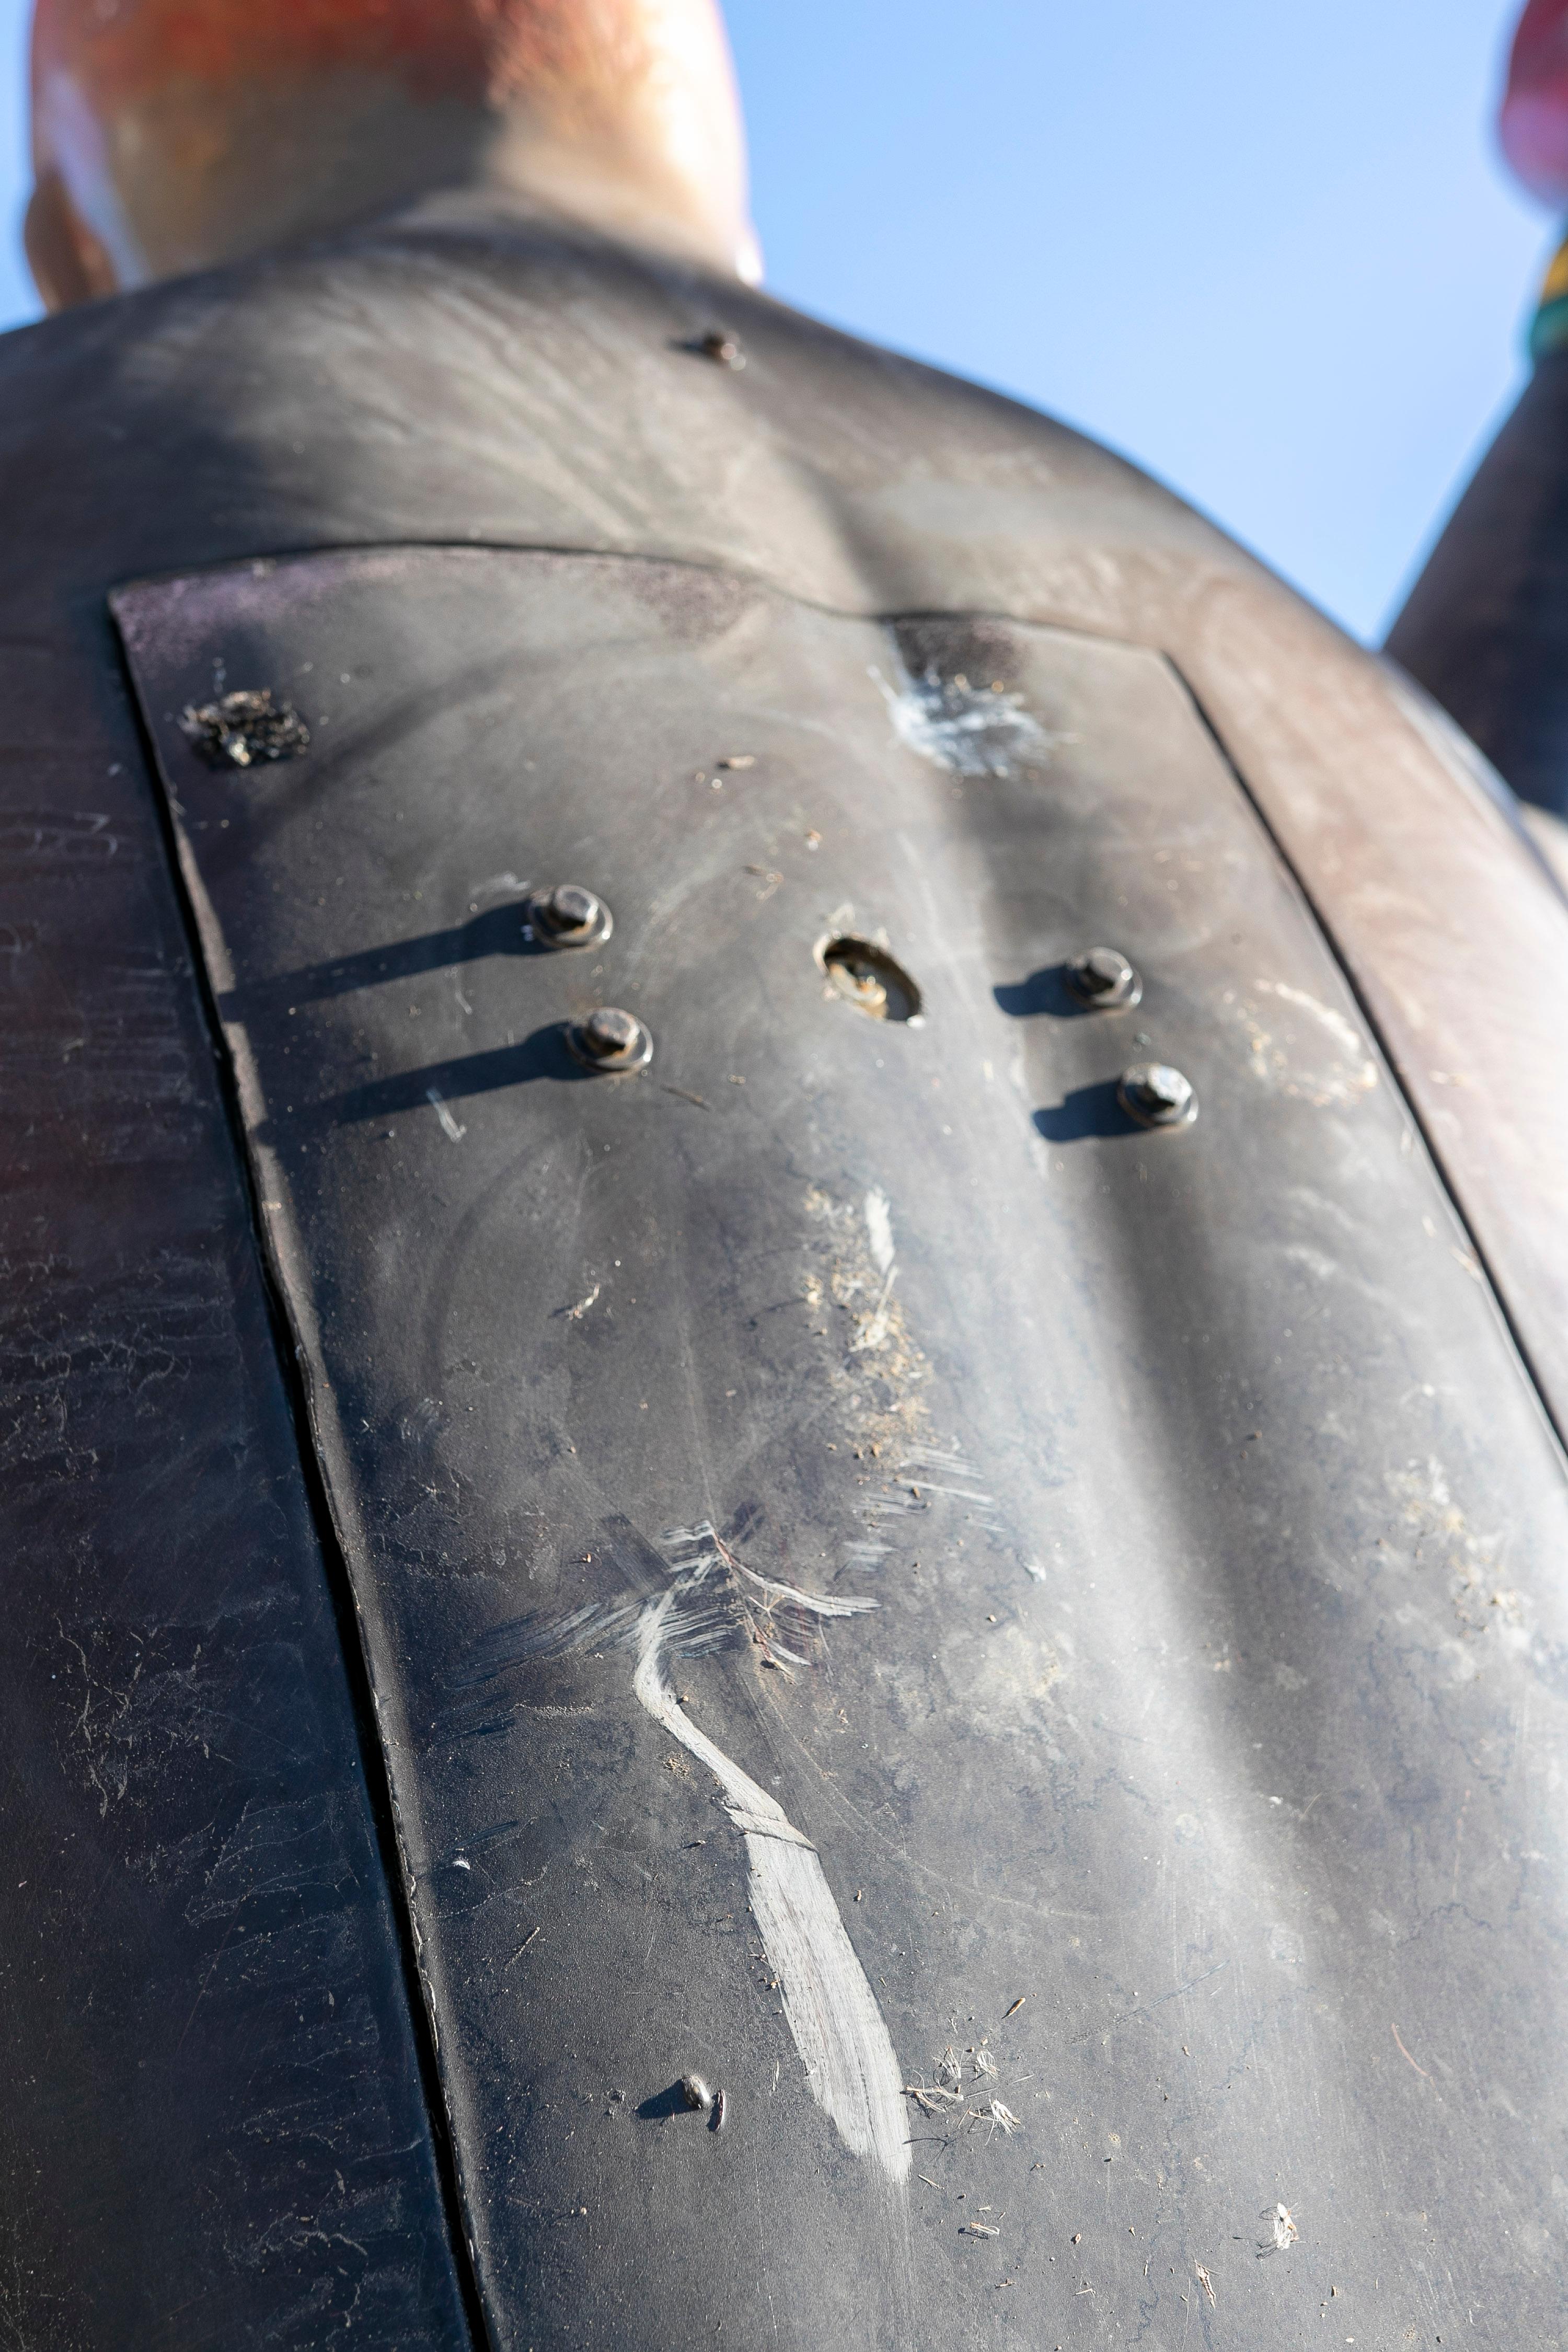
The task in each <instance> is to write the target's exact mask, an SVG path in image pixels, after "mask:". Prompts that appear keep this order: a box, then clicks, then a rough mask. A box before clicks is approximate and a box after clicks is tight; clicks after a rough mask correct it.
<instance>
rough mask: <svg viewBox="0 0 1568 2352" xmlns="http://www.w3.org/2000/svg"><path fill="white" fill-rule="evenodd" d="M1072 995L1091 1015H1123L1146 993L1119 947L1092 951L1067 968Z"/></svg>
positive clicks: (1075, 960)
mask: <svg viewBox="0 0 1568 2352" xmlns="http://www.w3.org/2000/svg"><path fill="white" fill-rule="evenodd" d="M1066 978H1067V984H1068V990H1069V991H1070V992H1071V993H1072V994H1073V995H1074V996H1076V997H1077V999H1078V1001H1079V1003H1080V1004H1081V1005H1084V1006H1085V1007H1087V1009H1088V1010H1089V1012H1090V1013H1124V1012H1126V1011H1128V1010H1129V1009H1130V1008H1131V1006H1132V1005H1134V1004H1136V1003H1138V1001H1139V999H1140V998H1141V997H1142V993H1143V982H1142V980H1141V979H1140V978H1139V976H1138V974H1137V973H1136V972H1135V971H1133V969H1132V966H1131V964H1130V963H1129V962H1128V961H1127V958H1126V957H1125V956H1124V955H1122V954H1121V951H1120V950H1118V949H1116V948H1090V949H1089V951H1088V953H1087V954H1085V955H1078V956H1074V957H1073V958H1072V959H1071V961H1069V963H1068V968H1067V973H1066Z"/></svg>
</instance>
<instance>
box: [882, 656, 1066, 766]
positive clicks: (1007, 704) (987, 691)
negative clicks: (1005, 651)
mask: <svg viewBox="0 0 1568 2352" xmlns="http://www.w3.org/2000/svg"><path fill="white" fill-rule="evenodd" d="M869 675H870V676H871V677H873V678H875V680H876V682H877V684H878V686H879V688H880V689H881V693H882V698H883V700H884V701H885V702H886V703H887V706H888V716H889V719H891V720H892V722H893V732H894V734H895V735H897V737H898V738H899V740H900V742H901V743H906V744H908V746H909V748H910V751H917V752H919V754H920V756H921V759H922V760H930V761H932V762H933V763H934V764H935V765H936V766H937V767H939V768H946V769H947V770H948V771H949V772H950V773H952V775H955V776H1010V775H1011V774H1012V773H1013V771H1014V767H1015V764H1016V762H1019V761H1031V760H1043V759H1045V758H1047V756H1048V754H1049V753H1050V751H1052V749H1053V748H1054V746H1055V745H1057V744H1058V743H1067V742H1070V741H1071V740H1073V739H1072V738H1071V737H1070V736H1067V735H1047V733H1046V730H1045V729H1044V728H1043V727H1042V726H1041V725H1040V724H1039V722H1038V720H1037V719H1033V718H1031V717H1030V715H1029V713H1028V711H1026V709H1025V708H1024V698H1023V696H1022V695H1021V694H1007V693H1004V692H1002V691H1000V690H999V689H998V688H995V687H973V686H971V685H970V683H969V680H968V679H967V678H966V677H952V678H944V677H941V676H939V674H938V673H937V671H936V670H934V669H930V668H928V669H926V670H924V671H922V673H921V676H920V677H910V673H909V671H908V670H906V669H904V668H903V667H902V665H901V664H900V667H899V680H898V684H897V685H896V686H889V683H888V681H887V679H886V678H885V677H883V676H882V673H881V671H880V670H879V669H878V668H877V667H875V666H874V665H873V666H872V667H871V669H870V671H869Z"/></svg>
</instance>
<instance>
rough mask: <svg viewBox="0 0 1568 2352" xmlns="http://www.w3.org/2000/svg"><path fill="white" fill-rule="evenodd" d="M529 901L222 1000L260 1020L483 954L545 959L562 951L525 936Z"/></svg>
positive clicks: (234, 1011) (236, 1013) (226, 1007)
mask: <svg viewBox="0 0 1568 2352" xmlns="http://www.w3.org/2000/svg"><path fill="white" fill-rule="evenodd" d="M527 922H528V902H527V900H526V899H524V898H513V899H509V900H508V902H507V903H506V905H505V906H501V907H488V908H486V909H485V912H484V913H483V914H482V915H476V916H474V918H473V919H472V920H471V921H469V922H467V923H458V924H454V926H453V927H452V929H450V930H446V931H426V932H423V933H422V934H421V935H420V937H419V938H418V939H416V940H396V941H395V943H394V944H393V945H392V946H390V947H381V948H365V949H363V950H361V952H360V953H359V954H358V955H349V956H334V957H333V959H332V961H331V963H312V964H306V965H305V966H304V967H303V968H302V969H301V970H300V971H286V972H282V973H280V974H279V976H278V977H277V978H276V979H274V980H258V981H247V982H246V983H245V985H244V986H243V987H242V988H235V989H230V990H229V991H228V992H226V994H225V995H224V996H222V997H220V998H219V1000H218V1003H219V1005H220V1007H221V1009H222V1011H223V1012H224V1013H225V1014H226V1016H228V1017H230V1018H234V1017H238V1018H240V1019H242V1020H243V1019H249V1020H254V1019H256V1018H257V1017H258V1015H259V1014H261V1013H272V1012H275V1011H277V1009H278V1008H279V1006H280V1005H281V1006H282V1007H283V1008H284V1009H285V1010H287V1009H288V1007H289V1006H290V1005H293V1004H310V1003H316V1002H317V1001H319V1000H320V999H321V998H323V997H330V996H349V995H352V994H353V992H354V990H355V989H359V988H374V987H376V986H378V985H379V984H380V983H381V982H383V981H388V980H412V979H413V978H414V977H415V976H416V974H417V973H419V972H422V971H440V970H441V969H442V968H443V967H444V966H447V965H449V964H455V963H477V962H478V961H479V958H480V957H481V956H491V955H512V956H543V955H553V954H556V953H557V952H558V950H555V949H553V948H547V947H543V946H542V945H541V943H540V941H539V940H535V939H530V938H528V937H527V936H525V930H526V925H527Z"/></svg>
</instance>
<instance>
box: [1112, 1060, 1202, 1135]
mask: <svg viewBox="0 0 1568 2352" xmlns="http://www.w3.org/2000/svg"><path fill="white" fill-rule="evenodd" d="M1116 1099H1117V1101H1118V1102H1119V1103H1120V1104H1121V1108H1122V1109H1123V1110H1124V1111H1125V1112H1126V1113H1127V1115H1128V1117H1129V1118H1135V1119H1136V1120H1137V1122H1138V1124H1139V1126H1140V1127H1191V1125H1192V1123H1193V1121H1194V1118H1196V1117H1197V1115H1198V1098H1197V1096H1196V1095H1195V1094H1194V1091H1193V1082H1192V1080H1191V1079H1190V1078H1186V1077H1184V1076H1182V1073H1181V1071H1180V1070H1173V1068H1172V1067H1171V1066H1170V1064H1169V1062H1134V1063H1133V1065H1132V1066H1131V1069H1130V1070H1123V1071H1122V1073H1121V1077H1120V1078H1119V1079H1118V1081H1117V1086H1116Z"/></svg>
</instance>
